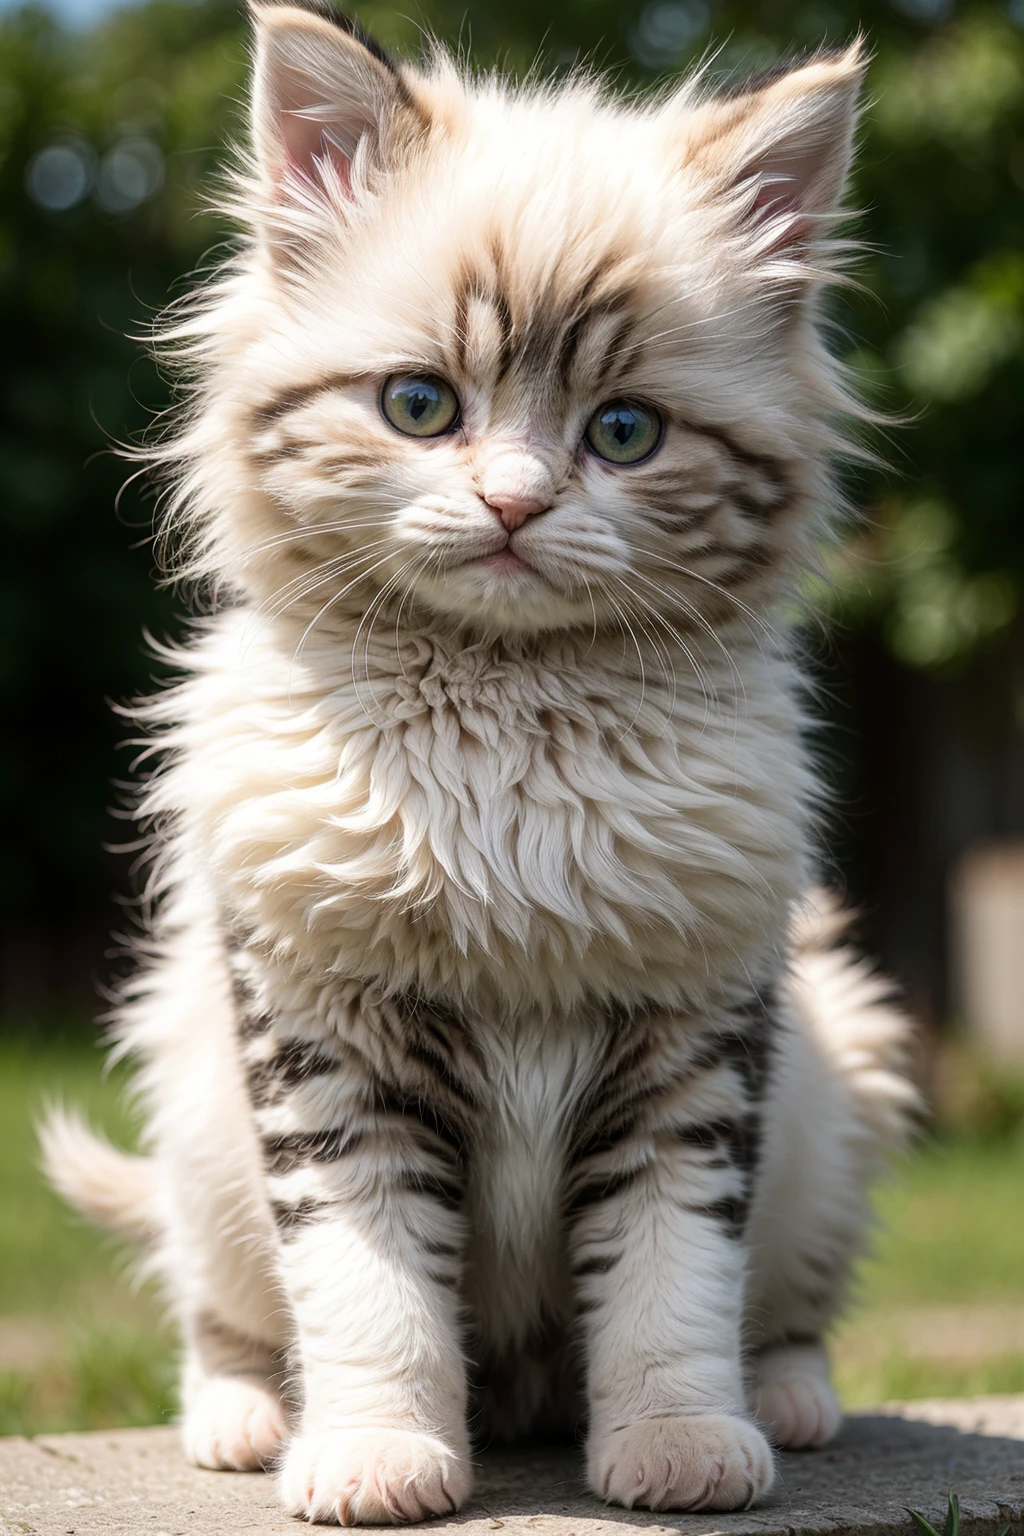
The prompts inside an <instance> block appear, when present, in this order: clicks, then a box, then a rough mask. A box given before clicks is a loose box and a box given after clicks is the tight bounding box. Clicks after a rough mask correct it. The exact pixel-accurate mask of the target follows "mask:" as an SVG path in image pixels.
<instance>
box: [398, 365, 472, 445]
mask: <svg viewBox="0 0 1024 1536" xmlns="http://www.w3.org/2000/svg"><path fill="white" fill-rule="evenodd" d="M380 408H381V411H382V412H383V414H384V417H385V419H386V420H387V421H390V423H391V425H392V426H393V427H396V428H397V429H398V431H399V432H405V433H407V434H408V436H409V437H440V436H441V433H442V432H449V431H450V430H451V428H452V427H454V426H456V425H457V424H458V420H459V397H458V395H456V393H455V391H454V389H452V387H451V385H450V384H446V383H445V381H444V379H439V378H437V377H436V376H435V375H434V374H422V375H419V374H411V373H393V374H392V375H391V377H390V378H389V379H385V380H384V388H383V389H382V391H381V396H380Z"/></svg>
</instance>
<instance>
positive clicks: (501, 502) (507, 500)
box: [484, 491, 548, 533]
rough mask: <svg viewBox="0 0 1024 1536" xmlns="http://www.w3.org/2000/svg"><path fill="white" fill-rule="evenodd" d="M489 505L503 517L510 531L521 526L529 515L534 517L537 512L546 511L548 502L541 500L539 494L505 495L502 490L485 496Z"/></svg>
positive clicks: (504, 523) (502, 519) (503, 521)
mask: <svg viewBox="0 0 1024 1536" xmlns="http://www.w3.org/2000/svg"><path fill="white" fill-rule="evenodd" d="M484 499H485V501H486V502H487V505H488V506H489V507H490V508H491V509H492V510H493V511H495V512H497V514H498V516H499V517H500V518H501V521H502V523H503V525H504V526H505V527H506V528H507V529H508V531H509V533H513V532H514V531H515V529H516V528H521V527H522V526H523V524H524V523H525V522H526V519H527V518H528V517H533V516H534V514H535V513H537V512H546V511H547V509H548V503H547V502H546V501H541V499H540V497H539V496H505V495H502V493H501V492H500V491H495V492H494V494H493V495H491V496H487V497H485V498H484Z"/></svg>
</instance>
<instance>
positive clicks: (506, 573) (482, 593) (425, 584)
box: [416, 549, 593, 634]
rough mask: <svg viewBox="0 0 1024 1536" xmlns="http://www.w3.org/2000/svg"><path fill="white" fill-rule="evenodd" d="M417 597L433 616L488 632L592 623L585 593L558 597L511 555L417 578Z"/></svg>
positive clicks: (507, 552) (530, 630) (521, 631)
mask: <svg viewBox="0 0 1024 1536" xmlns="http://www.w3.org/2000/svg"><path fill="white" fill-rule="evenodd" d="M416 593H417V596H418V597H419V598H420V599H421V601H422V602H423V603H424V604H425V605H426V606H427V607H429V608H430V609H432V610H433V611H434V612H435V613H438V614H441V615H443V616H444V617H445V618H449V619H451V618H454V619H458V620H459V621H460V622H461V623H464V624H470V625H473V626H474V627H476V628H481V629H486V630H489V631H494V630H498V631H499V632H505V633H515V634H530V633H539V632H541V631H544V630H557V629H571V628H573V627H575V626H576V625H578V624H580V623H582V622H583V621H584V620H586V621H587V622H588V623H589V622H591V620H592V617H593V611H592V605H591V602H590V599H589V598H588V597H587V595H586V593H585V592H584V593H583V594H582V595H578V594H575V593H567V592H562V591H560V590H559V589H558V588H557V587H555V586H554V585H553V584H552V583H551V582H550V581H548V580H547V579H546V578H545V577H544V576H542V575H541V574H540V572H539V571H537V570H535V569H534V568H533V566H530V565H527V563H526V562H525V560H523V559H521V558H520V557H519V556H518V555H516V554H515V553H514V552H513V551H512V550H510V549H502V550H499V551H498V552H497V553H496V554H491V555H487V556H484V557H483V558H481V559H478V560H473V561H469V562H467V563H466V564H464V565H459V566H456V567H454V568H452V569H450V570H447V571H443V572H440V573H437V574H433V573H431V574H428V575H422V576H421V577H420V578H419V579H418V580H417V582H416Z"/></svg>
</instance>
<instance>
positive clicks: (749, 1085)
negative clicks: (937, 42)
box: [47, 5, 913, 1523]
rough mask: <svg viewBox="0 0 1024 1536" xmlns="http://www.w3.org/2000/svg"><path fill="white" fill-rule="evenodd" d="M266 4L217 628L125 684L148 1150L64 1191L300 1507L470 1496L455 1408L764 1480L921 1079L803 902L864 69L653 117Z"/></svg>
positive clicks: (241, 187) (205, 440) (230, 352)
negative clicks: (162, 673)
mask: <svg viewBox="0 0 1024 1536" xmlns="http://www.w3.org/2000/svg"><path fill="white" fill-rule="evenodd" d="M255 21H256V66H255V79H254V87H253V140H254V155H253V160H252V163H251V165H250V166H249V167H248V168H247V169H246V171H245V172H244V173H243V174H242V175H241V176H240V178H239V181H238V192H237V199H236V207H235V211H236V212H237V213H238V214H239V215H240V216H241V217H242V218H243V220H244V221H245V224H246V225H247V227H248V229H249V230H250V232H251V238H250V240H249V243H248V244H247V246H246V247H245V249H244V250H243V251H242V253H241V254H240V255H239V256H238V257H237V258H236V259H235V260H233V261H232V262H231V263H230V264H229V265H228V266H227V268H226V269H225V272H224V275H223V277H222V279H221V281H220V283H219V285H218V286H215V287H214V288H213V289H212V290H209V289H208V290H206V291H205V292H204V293H203V294H202V295H201V296H200V298H199V299H198V300H197V301H195V303H194V305H193V308H192V310H191V312H190V313H189V314H188V315H186V317H185V318H184V320H183V321H182V322H181V324H180V325H179V326H178V329H177V331H176V332H175V333H174V334H175V335H176V336H177V338H178V340H179V342H180V343H181V345H182V346H183V348H184V351H185V354H186V356H187V357H188V358H189V359H191V361H192V363H193V365H194V367H195V368H196V370H197V386H198V387H197V392H196V395H195V398H194V403H193V404H192V406H191V407H190V409H189V411H188V413H187V417H186V420H185V423H184V426H183V429H182V431H181V433H180V435H179V436H178V437H177V438H176V439H175V441H174V442H173V443H171V444H170V445H168V447H167V448H166V449H165V450H164V451H163V457H164V458H165V459H166V460H167V461H168V462H169V463H170V464H172V465H174V466H176V474H177V481H176V484H177V500H176V502H175V506H176V516H175V518H174V532H175V533H176V534H178V535H179V536H180V538H181V540H182V542H183V544H184V548H185V550H186V559H187V563H188V566H189V569H190V570H191V572H192V573H193V574H194V575H197V576H199V577H201V578H202V579H203V580H204V581H205V582H207V583H208V584H209V586H210V587H211V588H212V589H213V590H214V591H215V593H216V594H217V598H218V602H217V606H216V611H215V612H214V613H213V615H212V617H209V618H208V619H206V620H204V621H203V622H202V623H201V624H200V625H198V626H197V629H196V633H195V636H194V639H193V641H192V643H191V645H190V646H189V647H188V649H187V651H186V652H185V653H183V654H182V655H181V657H180V658H179V661H180V665H181V667H182V669H183V671H184V673H185V677H184V680H183V681H182V682H181V683H180V684H179V685H178V686H177V687H175V688H174V689H173V690H171V691H169V692H167V693H165V694H164V695H162V696H161V697H159V698H158V699H157V700H156V701H155V702H153V703H152V704H151V705H150V706H148V717H149V720H150V723H151V725H152V727H153V728H154V729H155V730H157V731H158V732H159V739H160V741H161V742H162V744H163V746H164V747H165V748H166V752H167V757H166V762H165V765H164V767H163V768H162V769H161V771H160V772H159V774H158V775H157V776H156V778H155V779H154V780H153V781H152V782H151V783H150V784H149V785H148V786H147V789H146V794H145V804H144V809H143V816H144V818H145V819H147V820H148V821H150V822H151V823H152V824H153V825H154V826H155V828H156V833H157V843H158V848H159V859H158V864H157V871H158V872H157V876H156V878H155V887H158V888H159V890H160V893H161V895H162V900H161V902H160V904H159V909H158V917H157V918H156V920H155V924H154V934H153V953H152V956H151V958H149V959H148V960H147V962H146V963H145V965H144V966H143V967H142V968H141V971H140V974H139V976H138V978H137V980H136V981H135V983H134V985H133V987H132V989H131V992H130V995H129V996H128V997H127V998H126V1001H125V1005H124V1008H123V1011H122V1033H123V1038H124V1040H125V1041H126V1042H127V1044H128V1045H129V1046H130V1047H131V1049H133V1050H134V1051H136V1052H137V1053H138V1055H139V1057H140V1060H141V1063H142V1065H141V1084H142V1087H143V1090H144V1094H145V1099H146V1103H147V1105H148V1110H149V1138H150V1147H149V1154H150V1155H149V1156H147V1157H146V1158H145V1159H134V1160H133V1159H127V1158H122V1157H121V1156H120V1155H119V1154H117V1153H115V1152H114V1151H113V1149H111V1148H109V1147H107V1148H105V1147H103V1146H102V1145H100V1144H98V1143H97V1142H96V1141H95V1140H93V1139H92V1138H91V1137H90V1134H89V1133H88V1132H86V1131H85V1129H84V1128H83V1127H81V1126H79V1125H77V1124H76V1123H75V1122H69V1121H60V1120H58V1121H55V1122H53V1123H52V1124H51V1126H50V1128H49V1131H48V1133H47V1137H48V1153H49V1161H50V1167H51V1170H52V1173H53V1177H54V1179H55V1181H56V1182H57V1183H58V1184H59V1185H60V1187H61V1188H63V1189H64V1190H65V1192H66V1193H67V1194H68V1195H69V1198H71V1199H72V1200H73V1201H74V1202H75V1203H77V1204H78V1205H79V1206H81V1207H82V1208H83V1209H86V1210H90V1211H92V1212H93V1213H95V1214H96V1215H97V1216H99V1217H101V1218H103V1219H108V1220H110V1219H113V1220H114V1221H115V1222H120V1224H121V1225H122V1226H124V1227H126V1228H132V1229H134V1230H137V1231H139V1232H141V1233H143V1234H144V1235H147V1236H149V1237H150V1239H151V1240H152V1241H154V1242H155V1244H156V1247H157V1253H158V1258H159V1263H160V1266H161V1268H162V1270H163V1273H164V1275H165V1277H166V1282H167V1286H168V1290H169V1294H170V1296H171V1298H172V1300H173V1302H174V1305H175V1308H176V1310H177V1313H178V1315H179V1317H180V1322H181V1328H182V1331H183V1334H184V1338H185V1341H186V1345H187V1364H186V1368H185V1374H184V1383H183V1396H184V1411H185V1420H184V1433H185V1444H186V1447H187V1450H188V1453H189V1455H190V1456H191V1457H192V1458H193V1459H194V1460H196V1461H198V1462H200V1463H201V1464H203V1465H207V1466H233V1467H249V1466H256V1465H260V1464H262V1463H265V1462H267V1461H268V1460H269V1459H270V1458H273V1457H275V1456H276V1455H277V1454H278V1452H279V1451H280V1474H279V1475H280V1483H281V1491H282V1496H283V1498H284V1502H285V1505H286V1507H287V1508H288V1509H289V1510H291V1511H292V1512H294V1513H296V1514H300V1515H304V1516H306V1517H307V1518H309V1519H319V1520H337V1521H340V1522H342V1523H353V1522H366V1521H402V1520H416V1519H420V1518H422V1517H424V1516H428V1515H431V1514H435V1513H439V1512H442V1511H444V1510H447V1509H451V1508H455V1507H458V1506H459V1505H460V1504H461V1503H462V1502H463V1501H464V1499H465V1498H466V1496H467V1494H468V1492H469V1488H470V1481H471V1460H470V1443H469V1437H468V1429H467V1426H468V1424H469V1422H470V1421H471V1419H472V1422H474V1424H476V1423H480V1424H482V1426H483V1428H484V1430H485V1432H486V1433H488V1434H491V1435H495V1434H497V1435H519V1434H522V1433H525V1432H528V1431H536V1430H538V1429H541V1430H547V1431H551V1432H555V1431H558V1432H562V1431H571V1430H573V1429H574V1428H575V1427H576V1425H577V1424H578V1423H579V1422H581V1421H583V1420H585V1422H586V1424H587V1462H588V1469H589V1477H590V1481H591V1484H592V1486H593V1488H594V1489H595V1491H596V1492H597V1493H598V1494H599V1495H601V1496H602V1497H604V1498H607V1499H611V1500H615V1501H618V1502H620V1503H623V1504H627V1505H629V1504H644V1505H648V1506H650V1507H652V1508H656V1509H663V1508H697V1507H702V1506H710V1507H714V1508H723V1509H724V1508H733V1507H736V1506H739V1505H745V1504H747V1503H749V1502H750V1501H751V1500H753V1499H756V1498H758V1497H759V1496H760V1495H762V1494H763V1493H764V1492H765V1491H766V1490H767V1489H768V1487H769V1486H770V1484H771V1481H772V1456H771V1451H770V1449H769V1444H768V1440H767V1439H766V1437H765V1436H766V1434H767V1435H768V1436H769V1437H771V1438H772V1439H774V1440H775V1441H776V1442H777V1443H779V1444H783V1445H814V1444H820V1443H821V1442H822V1441H824V1440H826V1439H827V1438H828V1437H829V1436H830V1435H831V1434H832V1433H833V1431H834V1430H835V1428H836V1425H837V1424H838V1421H839V1410H838V1407H837V1405H836V1400H835V1397H834V1395H833V1393H832V1390H831V1387H830V1385H829V1379H828V1365H827V1359H826V1355H825V1351H824V1347H823V1345H822V1342H821V1339H822V1332H823V1330H824V1328H825V1327H826V1326H827V1325H828V1323H829V1322H830V1321H831V1319H832V1318H833V1317H834V1315H835V1312H836V1308H837V1306H838V1304H839V1302H840V1299H841V1295H842V1290H843V1284H844V1280H845V1278H846V1275H847V1272H848V1269H849V1265H850V1262H851V1259H852V1257H853V1255H854V1254H855V1253H856V1251H857V1247H858V1244H859V1242H860V1240H861V1236H862V1232H863V1228H864V1224H865V1217H866V1196H865V1188H866V1184H867V1181H868V1179H869V1177H870V1175H871V1173H872V1171H873V1170H874V1169H875V1167H876V1166H877V1164H878V1161H879V1158H880V1156H881V1154H882V1153H883V1152H884V1151H885V1150H886V1149H887V1148H888V1147H890V1146H891V1145H893V1144H894V1143H895V1142H896V1141H897V1140H898V1139H899V1137H900V1136H901V1134H902V1132H903V1129H904V1125H905V1121H906V1118H907V1114H908V1111H909V1109H910V1107H911V1105H912V1103H913V1092H912V1090H911V1088H910V1087H909V1085H908V1083H907V1081H906V1079H905V1077H904V1075H903V1072H902V1065H901V1063H902V1054H903V1048H904V1044H905V1036H906V1030H905V1026H904V1024H903V1022H902V1020H901V1019H900V1018H899V1016H898V1015H897V1014H895V1013H894V1012H892V1011H891V1010H890V1009H889V1008H888V1007H887V1006H886V1004H885V1002H884V995H883V991H882V989H881V988H880V986H879V985H878V983H877V982H876V981H874V980H873V979H872V977H871V976H870V974H869V973H868V972H866V971H865V970H864V969H862V968H860V967H859V966H858V965H857V964H856V963H855V962H854V961H853V960H851V958H850V956H849V955H848V954H847V953H846V952H845V951H843V950H842V949H841V948H837V947H836V940H837V937H838V930H837V924H836V921H835V919H834V918H833V917H831V916H830V915H829V914H828V912H827V911H825V910H823V909H821V910H819V911H818V912H817V915H815V913H814V912H813V911H812V910H811V909H810V907H809V906H808V905H807V897H808V891H809V889H810V886H811V882H812V866H813V857H812V839H811V821H812V804H813V801H814V797H815V792H816V791H815V784H814V779H813V774H812V770H811V767H810V765H809V763H808V759H807V756H806V753H805V751H804V748H803V746H802V744H801V728H802V724H803V720H802V710H801V703H800V697H801V694H800V678H799V667H798V660H797V655H796V650H795V646H794V644H793V642H792V640H791V638H790V636H789V634H788V632H787V620H786V608H785V606H784V604H785V599H786V598H787V597H788V595H789V594H790V593H791V591H792V588H793V583H794V580H795V578H796V576H797V575H798V574H799V572H800V570H801V568H802V566H803V565H805V564H806V562H807V560H808V559H809V558H810V555H809V553H808V551H809V549H810V547H811V544H812V542H813V538H814V536H815V534H816V533H817V532H818V531H819V530H820V528H821V526H822V518H823V508H824V509H825V510H826V511H827V508H828V505H829V502H830V491H829V486H828V479H827V475H826V472H825V468H824V461H825V458H826V456H827V455H828V454H829V453H830V452H831V451H832V450H833V449H835V448H836V447H837V446H838V441H839V440H838V438H837V436H836V433H835V429H834V428H833V427H832V426H831V425H830V423H831V422H832V421H833V419H834V418H835V416H836V413H837V412H842V411H843V410H844V409H847V408H849V403H848V401H847V400H846V397H845V396H844V393H843V390H842V386H841V380H840V377H839V373H838V370H837V367H836V365H835V364H834V363H833V362H831V361H830V360H829V358H828V357H827V355H826V353H825V351H824V349H823V347H822V344H821V342H820V341H819V338H818V336H817V333H816V331H815V327H814V315H815V305H816V302H817V293H818V290H819V289H820V287H821V284H822V282H823V280H824V279H825V278H826V277H827V274H828V270H829V269H830V267H831V266H834V265H835V260H836V256H837V253H838V250H839V247H838V245H837V244H836V243H834V242H831V241H830V239H829V224H830V220H831V218H832V217H833V215H834V214H835V212H836V208H837V205H838V200H839V198H840V195H841V190H842V184H843V179H844V176H845V171H846V166H847V161H848V157H849V151H850V142H851V135H852V131H853V124H854V116H855V102H856V96H857V91H858V86H859V82H860V78H861V74H862V61H861V57H860V55H859V52H858V50H857V48H856V46H855V47H853V48H851V49H850V50H848V51H847V52H845V53H841V54H838V55H833V56H824V55H823V56H821V57H818V58H816V59H813V60H812V61H811V62H809V63H805V64H803V65H802V66H800V67H796V68H794V69H792V70H791V71H789V72H786V71H782V72H780V73H778V74H776V75H774V76H772V77H770V78H767V79H763V80H760V81H757V82H753V83H751V84H749V85H747V86H744V87H742V88H740V89H739V90H737V91H734V92H733V93H731V94H729V95H727V96H719V97H709V96H707V95H706V94H702V91H701V89H700V88H699V86H698V85H696V84H693V83H691V84H689V85H684V86H683V87H682V88H680V89H679V90H677V91H676V92H675V93H674V94H672V95H668V96H665V97H662V98H661V99H659V100H657V101H654V102H653V103H651V104H649V105H647V106H645V107H638V106H636V105H629V104H626V103H624V102H621V101H616V100H614V99H610V98H608V97H607V96H605V95H604V94H602V92H601V91H600V90H599V89H598V87H597V86H596V85H594V84H592V83H590V82H587V81H576V82H573V83H570V84H568V85H564V86H558V87H530V88H526V89H513V88H511V87H509V86H507V85H506V84H504V83H502V82H501V81H498V80H494V79H486V80H483V81H472V80H470V79H469V78H467V77H466V76H464V75H463V74H461V73H460V72H459V71H457V70H456V68H455V67H454V66H453V65H452V64H451V63H450V62H449V61H447V60H446V59H445V58H443V57H438V58H436V59H435V60H434V62H433V64H432V66H431V68H430V70H429V72H427V73H419V72H416V71H414V70H412V69H410V68H408V67H406V66H404V65H397V64H395V63H393V62H392V61H391V60H389V59H388V58H387V57H386V55H384V54H383V53H382V52H381V50H380V49H378V48H377V47H376V46H375V45H373V44H372V43H370V42H369V41H368V40H366V39H364V38H363V37H362V36H361V34H359V32H358V30H357V29H356V28H355V27H354V26H353V25H352V24H351V23H349V22H346V21H343V20H341V19H338V18H331V17H329V16H327V15H326V14H323V13H320V12H311V11H305V10H300V9H296V8H295V7H294V6H280V7H273V6H266V5H262V6H259V7H258V8H257V10H256V12H255ZM801 912H802V913H803V916H801V915H800V914H801ZM794 924H795V926H794ZM286 1379H287V1380H288V1381H289V1382H290V1383H291V1391H290V1394H289V1397H288V1400H287V1401H285V1400H284V1399H283V1397H282V1392H283V1383H284V1381H285V1380H286ZM755 1416H756V1418H757V1419H758V1420H760V1424H761V1427H760V1428H759V1427H758V1426H757V1423H755Z"/></svg>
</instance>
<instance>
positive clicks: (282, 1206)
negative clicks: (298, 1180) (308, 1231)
mask: <svg viewBox="0 0 1024 1536" xmlns="http://www.w3.org/2000/svg"><path fill="white" fill-rule="evenodd" d="M330 1209H331V1204H330V1201H328V1200H312V1199H310V1198H309V1196H308V1195H307V1196H304V1197H303V1199H301V1200H294V1201H289V1200H272V1201H271V1202H270V1211H271V1215H272V1216H273V1218H274V1222H275V1224H276V1226H277V1230H278V1232H279V1233H280V1234H281V1236H282V1237H288V1236H289V1235H290V1234H291V1233H293V1232H297V1231H299V1230H300V1229H301V1228H302V1227H308V1226H310V1225H311V1224H312V1223H313V1222H314V1221H317V1220H319V1219H320V1217H322V1216H323V1215H324V1213H325V1212H326V1211H329V1210H330Z"/></svg>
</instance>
